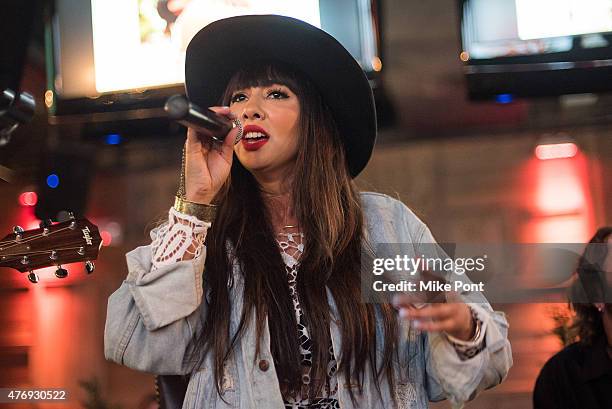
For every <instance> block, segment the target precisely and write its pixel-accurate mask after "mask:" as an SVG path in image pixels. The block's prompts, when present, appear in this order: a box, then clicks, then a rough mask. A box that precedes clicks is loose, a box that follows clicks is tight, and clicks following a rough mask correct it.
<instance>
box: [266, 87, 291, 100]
mask: <svg viewBox="0 0 612 409" xmlns="http://www.w3.org/2000/svg"><path fill="white" fill-rule="evenodd" d="M268 96H269V97H272V98H274V99H285V98H289V95H288V94H287V93H286V92H283V91H282V90H280V89H275V90H272V91H270V93H269V94H268Z"/></svg>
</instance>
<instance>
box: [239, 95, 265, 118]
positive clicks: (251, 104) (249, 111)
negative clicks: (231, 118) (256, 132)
mask: <svg viewBox="0 0 612 409" xmlns="http://www.w3.org/2000/svg"><path fill="white" fill-rule="evenodd" d="M264 117H265V115H264V112H263V110H262V109H261V107H260V106H259V104H258V103H257V102H256V101H254V100H253V99H251V100H249V101H247V103H246V105H245V107H244V111H242V118H243V119H264Z"/></svg>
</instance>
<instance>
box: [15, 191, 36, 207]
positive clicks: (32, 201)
mask: <svg viewBox="0 0 612 409" xmlns="http://www.w3.org/2000/svg"><path fill="white" fill-rule="evenodd" d="M36 202H38V195H37V194H36V192H23V193H22V194H20V195H19V204H20V205H21V206H35V205H36Z"/></svg>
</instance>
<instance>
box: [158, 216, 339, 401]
mask: <svg viewBox="0 0 612 409" xmlns="http://www.w3.org/2000/svg"><path fill="white" fill-rule="evenodd" d="M210 226H211V224H210V223H207V222H203V221H201V220H198V219H197V218H195V217H193V216H189V215H186V214H184V213H180V212H178V211H176V210H175V209H174V208H171V209H170V212H169V214H168V224H165V225H163V226H162V227H161V228H160V230H159V232H158V234H157V238H156V239H155V240H154V241H153V243H152V244H151V253H152V255H153V257H152V263H153V265H152V269H153V270H155V269H157V268H159V267H160V266H163V265H168V264H172V263H176V262H178V261H182V260H189V259H192V258H194V257H197V256H198V255H199V254H200V252H201V251H202V247H203V244H204V240H205V238H206V232H207V230H208V228H209V227H210ZM277 243H278V245H279V248H280V250H281V255H282V257H283V261H284V262H285V269H286V271H287V279H288V282H289V291H290V292H291V296H292V298H293V306H294V307H295V316H296V320H297V322H298V328H297V333H296V336H297V337H298V338H299V342H300V354H301V363H302V367H303V371H302V373H303V375H302V383H303V388H302V393H301V394H299V395H298V396H296V397H294V398H292V397H286V398H284V402H285V408H287V409H302V408H304V409H305V408H308V409H339V408H340V406H339V404H338V400H337V398H336V396H337V391H338V384H337V381H336V370H337V363H336V360H335V359H334V351H333V346H332V345H331V342H330V345H329V356H330V357H331V359H330V361H329V362H328V365H327V380H326V385H325V387H324V388H323V390H322V392H321V396H319V397H316V398H310V399H309V398H308V397H305V396H306V394H307V391H308V387H309V385H310V370H311V368H312V340H311V339H310V335H309V333H308V328H307V327H306V325H305V323H304V320H303V314H302V309H301V307H300V301H299V297H298V293H297V288H296V285H297V272H298V265H299V259H300V256H301V255H302V253H303V251H304V235H303V233H280V234H279V235H278V237H277Z"/></svg>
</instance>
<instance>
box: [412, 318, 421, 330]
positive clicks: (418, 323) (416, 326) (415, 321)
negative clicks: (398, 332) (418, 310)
mask: <svg viewBox="0 0 612 409" xmlns="http://www.w3.org/2000/svg"><path fill="white" fill-rule="evenodd" d="M412 325H413V326H414V328H417V329H418V328H420V327H421V321H419V320H414V321H412Z"/></svg>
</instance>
